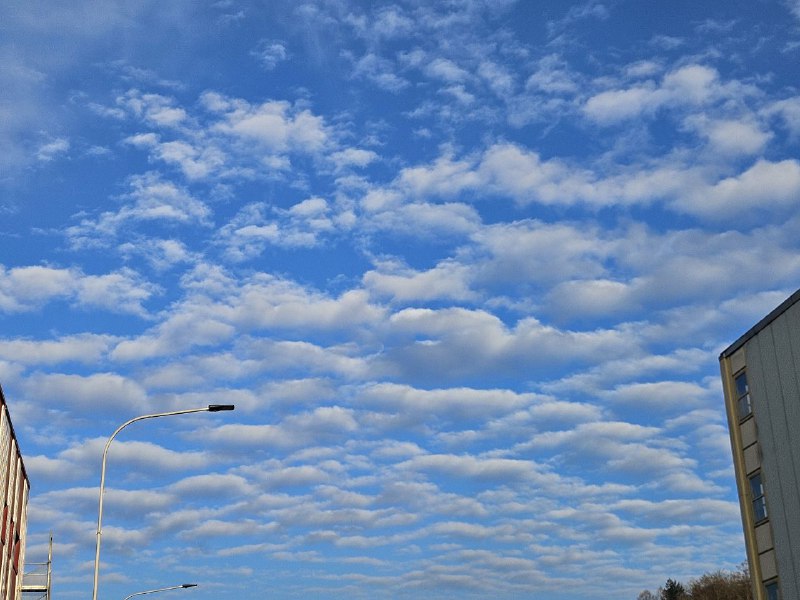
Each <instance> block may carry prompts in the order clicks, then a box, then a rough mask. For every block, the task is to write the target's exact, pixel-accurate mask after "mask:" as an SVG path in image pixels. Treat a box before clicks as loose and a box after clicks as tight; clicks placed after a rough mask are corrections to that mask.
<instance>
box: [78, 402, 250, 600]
mask: <svg viewBox="0 0 800 600" xmlns="http://www.w3.org/2000/svg"><path fill="white" fill-rule="evenodd" d="M234 408H235V406H234V405H233V404H209V405H208V406H204V407H203V408H187V409H184V410H172V411H169V412H162V413H155V414H152V415H142V416H140V417H134V418H133V419H130V420H128V421H125V422H124V423H123V424H122V425H120V426H119V427H117V429H116V431H114V433H112V434H111V437H110V438H108V441H107V442H106V446H105V448H103V462H102V465H101V467H100V500H99V502H98V507H97V536H96V539H97V541H96V543H95V552H94V583H93V585H92V600H97V580H98V578H99V574H100V536H101V535H102V530H103V493H104V491H105V486H106V458H107V457H108V448H109V446H111V442H113V441H114V438H115V437H117V434H118V433H119V432H120V431H122V430H123V429H125V428H126V427H127V426H128V425H130V424H131V423H135V422H136V421H143V420H144V419H156V418H158V417H171V416H173V415H186V414H189V413H196V412H221V411H226V410H233V409H234ZM184 586H188V587H192V586H191V585H189V584H184ZM184 586H177V587H184ZM170 589H172V588H170Z"/></svg>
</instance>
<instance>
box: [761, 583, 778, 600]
mask: <svg viewBox="0 0 800 600" xmlns="http://www.w3.org/2000/svg"><path fill="white" fill-rule="evenodd" d="M764 591H765V592H766V593H767V600H779V599H780V596H779V595H778V582H777V581H770V582H769V583H767V584H765V585H764Z"/></svg>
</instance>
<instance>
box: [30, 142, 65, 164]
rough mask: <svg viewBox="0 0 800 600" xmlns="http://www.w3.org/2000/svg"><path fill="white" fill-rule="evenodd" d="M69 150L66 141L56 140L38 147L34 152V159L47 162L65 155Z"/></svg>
mask: <svg viewBox="0 0 800 600" xmlns="http://www.w3.org/2000/svg"><path fill="white" fill-rule="evenodd" d="M69 148H70V143H69V140H68V139H66V138H56V139H54V140H52V141H49V142H47V143H45V144H42V145H41V146H39V149H38V150H37V152H36V158H37V159H38V160H40V161H42V162H48V161H51V160H53V159H54V158H56V157H58V156H59V155H62V154H65V153H66V152H67V151H69Z"/></svg>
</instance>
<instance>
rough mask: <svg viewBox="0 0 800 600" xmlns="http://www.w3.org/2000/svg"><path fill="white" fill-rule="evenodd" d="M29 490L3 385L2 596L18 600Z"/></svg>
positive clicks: (0, 428) (0, 405)
mask: <svg viewBox="0 0 800 600" xmlns="http://www.w3.org/2000/svg"><path fill="white" fill-rule="evenodd" d="M29 491H30V482H29V480H28V476H27V474H26V473H25V466H24V465H23V464H22V455H21V453H20V451H19V447H18V446H17V438H16V436H15V435H14V428H13V427H12V425H11V419H10V417H9V414H8V407H7V406H6V398H5V396H4V395H3V389H2V388H0V494H2V498H3V512H2V523H1V524H0V554H1V555H2V556H0V600H18V598H19V597H20V595H21V588H22V570H23V566H24V564H23V563H24V561H25V533H26V528H27V522H28V521H27V514H28V493H29Z"/></svg>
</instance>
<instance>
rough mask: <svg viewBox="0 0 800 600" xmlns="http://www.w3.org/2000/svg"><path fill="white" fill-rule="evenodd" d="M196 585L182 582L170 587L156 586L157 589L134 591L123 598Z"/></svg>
mask: <svg viewBox="0 0 800 600" xmlns="http://www.w3.org/2000/svg"><path fill="white" fill-rule="evenodd" d="M190 587H197V584H196V583H184V584H182V585H171V586H170V587H163V588H158V589H157V590H147V591H146V592H136V593H135V594H131V595H130V596H125V600H128V599H129V598H133V597H134V596H141V595H143V594H155V593H156V592H166V591H167V590H178V589H181V588H190Z"/></svg>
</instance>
